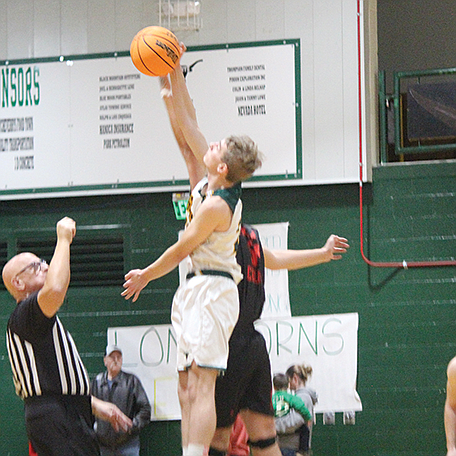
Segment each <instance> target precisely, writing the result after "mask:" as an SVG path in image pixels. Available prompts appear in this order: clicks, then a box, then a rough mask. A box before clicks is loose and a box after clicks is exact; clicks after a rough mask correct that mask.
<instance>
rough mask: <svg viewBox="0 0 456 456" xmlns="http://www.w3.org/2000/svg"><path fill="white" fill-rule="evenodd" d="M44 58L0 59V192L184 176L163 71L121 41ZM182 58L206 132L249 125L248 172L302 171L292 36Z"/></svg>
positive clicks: (160, 181)
mask: <svg viewBox="0 0 456 456" xmlns="http://www.w3.org/2000/svg"><path fill="white" fill-rule="evenodd" d="M50 60H52V59H46V61H40V60H39V59H36V60H32V61H30V60H27V61H26V63H21V62H20V61H18V62H11V61H10V62H0V170H1V171H0V197H2V198H3V199H7V198H14V197H16V198H17V197H18V196H19V195H27V196H41V197H48V196H49V195H50V194H52V195H55V196H68V194H72V195H73V194H78V195H79V194H84V195H86V194H90V193H108V194H115V193H119V192H134V191H138V189H148V190H149V191H150V190H151V189H155V191H163V189H168V190H172V189H178V188H183V186H185V185H186V184H187V182H188V177H187V170H186V167H185V164H184V160H182V158H181V156H180V152H179V149H178V147H177V144H176V141H175V139H174V135H173V133H172V131H171V128H170V125H169V119H168V115H167V113H166V109H165V107H164V103H163V101H162V100H161V98H160V88H159V79H158V78H156V77H150V76H145V75H144V74H141V73H139V72H138V70H137V69H136V68H135V67H134V66H133V63H132V61H131V58H130V55H129V53H128V52H122V53H116V54H109V55H99V56H74V57H65V58H64V57H61V58H60V59H57V58H55V59H53V60H52V61H50ZM181 60H182V62H181V63H182V68H183V70H184V74H185V75H186V81H187V85H188V87H189V92H190V95H191V96H192V99H193V103H194V105H195V108H196V111H197V115H198V122H199V125H200V127H201V130H202V131H203V132H204V134H205V135H206V138H207V140H208V141H209V142H211V141H220V140H221V139H223V138H224V137H226V136H228V135H231V134H247V135H249V136H251V137H252V139H254V140H255V141H256V142H257V143H258V145H259V148H260V150H262V152H263V153H264V154H265V157H266V160H265V162H264V165H263V166H262V168H261V169H260V170H259V171H258V173H256V177H255V178H254V179H253V180H260V181H262V180H265V181H270V180H289V179H296V178H300V177H302V169H301V162H302V157H301V149H300V145H299V144H300V143H299V144H298V141H297V138H298V137H300V129H301V124H300V121H299V122H298V121H297V119H299V118H300V109H301V108H300V102H299V101H298V98H297V97H298V95H299V93H300V90H299V88H298V87H299V84H300V76H299V72H298V69H299V63H298V61H299V40H288V41H280V42H277V41H275V42H262V43H237V44H231V45H228V44H227V45H219V46H211V47H210V48H208V47H206V48H204V47H200V48H193V49H191V48H190V49H189V50H188V51H187V52H186V53H185V54H184V55H183V56H182V59H181ZM297 72H298V74H297ZM296 76H298V77H296ZM297 85H298V86H297ZM279 126H280V127H279ZM144 191H145V190H144Z"/></svg>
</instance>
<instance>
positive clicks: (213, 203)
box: [122, 196, 231, 302]
mask: <svg viewBox="0 0 456 456" xmlns="http://www.w3.org/2000/svg"><path fill="white" fill-rule="evenodd" d="M230 220H231V210H230V208H229V206H228V205H227V204H226V202H225V201H223V199H222V198H220V197H217V196H214V197H212V198H208V199H207V200H205V201H204V203H203V204H201V207H200V209H199V210H198V212H197V213H196V215H195V217H194V218H193V219H192V221H191V222H190V223H189V224H188V226H187V228H186V229H185V231H184V232H183V234H182V236H181V237H180V239H179V240H178V241H177V242H176V243H175V244H173V245H172V246H171V247H169V248H168V249H167V250H166V251H165V252H164V253H163V254H162V255H161V256H160V257H159V258H158V259H157V260H156V261H154V262H153V263H152V264H150V265H149V266H147V268H145V269H133V270H132V271H130V272H129V273H128V274H126V275H125V280H126V282H125V283H124V285H123V287H124V288H125V290H124V291H123V292H122V296H124V297H125V299H130V298H131V297H133V302H135V301H136V300H137V299H138V296H139V294H140V292H141V290H142V289H143V288H144V287H145V286H146V285H147V284H148V283H149V282H150V281H152V280H155V279H158V278H159V277H162V276H164V275H166V274H168V273H169V272H171V271H172V270H173V269H174V268H176V267H177V266H178V265H179V263H180V262H181V261H182V260H183V259H184V258H186V257H187V256H188V255H190V254H191V253H192V252H193V251H194V250H195V249H196V248H197V247H198V246H199V245H200V244H202V243H203V242H204V241H206V239H207V238H208V237H209V236H210V235H211V234H212V233H213V232H214V231H225V230H226V229H227V221H230Z"/></svg>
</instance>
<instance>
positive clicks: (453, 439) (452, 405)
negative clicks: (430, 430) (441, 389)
mask: <svg viewBox="0 0 456 456" xmlns="http://www.w3.org/2000/svg"><path fill="white" fill-rule="evenodd" d="M444 422H445V435H446V442H447V451H448V452H447V456H456V358H453V359H452V360H451V361H450V363H449V365H448V369H447V392H446V401H445V410H444Z"/></svg>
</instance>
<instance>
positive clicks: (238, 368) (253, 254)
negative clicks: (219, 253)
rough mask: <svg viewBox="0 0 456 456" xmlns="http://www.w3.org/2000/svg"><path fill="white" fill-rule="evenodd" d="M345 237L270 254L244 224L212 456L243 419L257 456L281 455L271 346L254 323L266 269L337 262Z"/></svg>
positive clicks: (218, 391)
mask: <svg viewBox="0 0 456 456" xmlns="http://www.w3.org/2000/svg"><path fill="white" fill-rule="evenodd" d="M347 248H348V243H347V240H346V239H345V238H342V237H339V236H335V235H331V236H330V237H329V238H328V240H327V241H326V243H325V245H324V246H323V247H322V248H320V249H310V250H309V249H308V250H270V249H267V248H265V247H262V245H261V242H260V239H259V235H258V232H257V230H255V229H254V228H252V227H250V226H247V225H243V226H242V229H241V235H240V237H239V246H238V251H237V260H238V262H239V264H240V265H241V268H242V273H243V276H244V279H243V280H242V281H241V282H240V283H239V285H238V290H239V303H240V310H239V319H238V323H237V324H236V326H235V328H234V331H233V333H232V335H231V338H230V352H229V357H228V365H227V369H226V372H225V375H224V376H223V377H219V378H218V379H217V383H216V390H215V401H216V409H217V430H216V432H215V435H214V438H213V440H212V444H211V448H210V450H209V455H210V456H222V455H224V454H225V452H226V450H227V448H228V443H229V436H230V432H231V427H232V425H233V423H234V420H235V419H236V416H237V414H238V413H240V414H241V417H242V419H243V420H244V423H245V426H246V428H247V433H248V435H249V444H250V447H251V450H252V453H253V454H254V455H256V456H259V455H261V456H273V455H274V456H279V455H281V452H280V449H279V447H278V445H277V443H276V430H275V422H274V417H273V416H274V410H273V408H272V402H271V394H272V380H271V378H272V376H271V364H270V360H269V355H268V351H267V348H266V342H265V340H264V338H263V336H262V335H261V333H259V332H258V331H256V330H255V327H254V322H255V321H256V320H257V319H258V318H260V316H261V313H262V311H263V305H264V300H265V292H264V268H265V266H266V267H268V268H269V269H288V270H293V269H301V268H305V267H310V266H315V265H317V264H321V263H326V262H329V261H331V260H338V259H340V258H341V254H342V253H345V252H346V250H347Z"/></svg>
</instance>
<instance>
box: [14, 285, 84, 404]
mask: <svg viewBox="0 0 456 456" xmlns="http://www.w3.org/2000/svg"><path fill="white" fill-rule="evenodd" d="M6 342H7V348H8V355H9V359H10V363H11V369H12V372H13V381H14V385H15V388H16V393H17V394H18V396H20V397H22V398H23V399H26V398H28V397H31V396H44V395H75V396H80V395H82V396H86V395H89V394H90V383H89V378H88V375H87V371H86V369H85V367H84V365H83V363H82V360H81V358H80V356H79V353H78V350H77V348H76V345H75V343H74V341H73V338H72V337H71V335H70V333H69V332H68V331H66V329H65V328H64V327H63V325H62V323H61V321H60V320H59V318H58V317H57V316H54V317H52V318H47V317H46V316H45V315H44V314H43V312H42V311H41V309H40V307H39V305H38V301H37V293H33V294H31V295H30V296H29V297H27V298H26V299H24V300H23V301H21V302H20V303H19V304H18V305H17V307H16V309H15V310H14V312H13V313H12V314H11V317H10V319H9V321H8V326H7V334H6Z"/></svg>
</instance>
